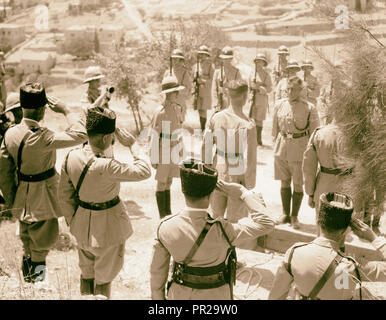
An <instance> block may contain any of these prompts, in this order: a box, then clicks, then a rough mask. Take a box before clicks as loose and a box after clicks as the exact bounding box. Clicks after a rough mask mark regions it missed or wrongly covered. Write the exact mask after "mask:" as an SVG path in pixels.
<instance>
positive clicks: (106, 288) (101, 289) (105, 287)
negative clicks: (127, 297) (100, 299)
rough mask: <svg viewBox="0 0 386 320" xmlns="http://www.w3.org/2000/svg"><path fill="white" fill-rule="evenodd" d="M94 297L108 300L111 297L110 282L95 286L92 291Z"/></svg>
mask: <svg viewBox="0 0 386 320" xmlns="http://www.w3.org/2000/svg"><path fill="white" fill-rule="evenodd" d="M94 295H95V296H97V295H102V296H105V297H106V298H107V299H110V295H111V282H109V283H104V284H96V285H95V289H94Z"/></svg>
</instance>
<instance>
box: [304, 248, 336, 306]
mask: <svg viewBox="0 0 386 320" xmlns="http://www.w3.org/2000/svg"><path fill="white" fill-rule="evenodd" d="M342 259H343V257H342V256H340V255H339V254H337V255H336V256H335V257H334V259H332V261H331V263H330V265H329V266H328V268H327V269H326V271H325V272H324V273H323V275H322V277H321V278H320V279H319V281H318V282H317V283H316V284H315V286H314V288H313V289H312V290H311V293H310V294H309V296H308V298H309V299H311V300H315V299H316V298H317V296H318V294H319V292H320V290H322V288H323V287H324V285H325V284H326V282H327V280H328V279H330V277H331V276H332V274H333V273H334V271H335V269H336V267H337V266H338V264H339V263H340V262H341V261H342Z"/></svg>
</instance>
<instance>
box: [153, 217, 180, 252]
mask: <svg viewBox="0 0 386 320" xmlns="http://www.w3.org/2000/svg"><path fill="white" fill-rule="evenodd" d="M177 215H178V214H177V213H175V214H172V215H168V216H166V217H163V218H162V219H161V221H160V223H159V225H158V227H157V239H158V241H159V242H160V243H161V244H162V245H163V243H162V242H161V240H160V238H159V229H160V228H161V225H162V223H164V222H165V221H167V220H170V219H171V218H174V217H175V216H177Z"/></svg>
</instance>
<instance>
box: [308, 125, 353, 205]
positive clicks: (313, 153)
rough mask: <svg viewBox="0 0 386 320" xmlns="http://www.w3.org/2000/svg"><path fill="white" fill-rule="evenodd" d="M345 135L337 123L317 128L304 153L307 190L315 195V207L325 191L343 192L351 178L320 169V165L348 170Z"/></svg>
mask: <svg viewBox="0 0 386 320" xmlns="http://www.w3.org/2000/svg"><path fill="white" fill-rule="evenodd" d="M343 139H344V137H343V133H342V132H341V130H340V129H339V127H338V126H336V125H335V124H329V125H327V126H325V127H321V128H319V129H316V130H315V131H314V133H313V134H312V136H311V138H310V140H309V142H308V145H307V148H306V151H305V152H304V155H303V179H304V188H305V192H306V193H307V194H308V195H313V196H314V201H315V208H317V210H318V207H319V205H318V204H319V197H320V195H321V194H322V193H324V192H341V191H342V187H343V185H344V183H345V181H347V179H350V176H349V175H334V174H331V173H324V172H321V171H320V170H318V165H319V164H320V166H323V167H325V168H328V169H341V170H343V171H344V170H346V169H349V168H347V163H345V162H344V159H343V155H344V152H345V150H344V148H345V147H344V140H343Z"/></svg>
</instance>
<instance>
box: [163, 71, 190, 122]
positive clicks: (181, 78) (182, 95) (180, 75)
mask: <svg viewBox="0 0 386 320" xmlns="http://www.w3.org/2000/svg"><path fill="white" fill-rule="evenodd" d="M168 76H170V71H169V70H166V71H165V73H164V78H165V77H168ZM172 76H174V77H176V78H177V80H178V83H179V85H180V86H184V87H185V89H183V90H181V91H179V92H178V98H177V103H178V104H179V105H180V106H181V111H180V112H181V114H182V120H185V116H186V101H187V100H188V99H189V98H190V95H191V92H192V82H193V80H192V78H191V75H190V72H189V71H188V70H187V69H186V68H180V69H176V68H173V69H172Z"/></svg>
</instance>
